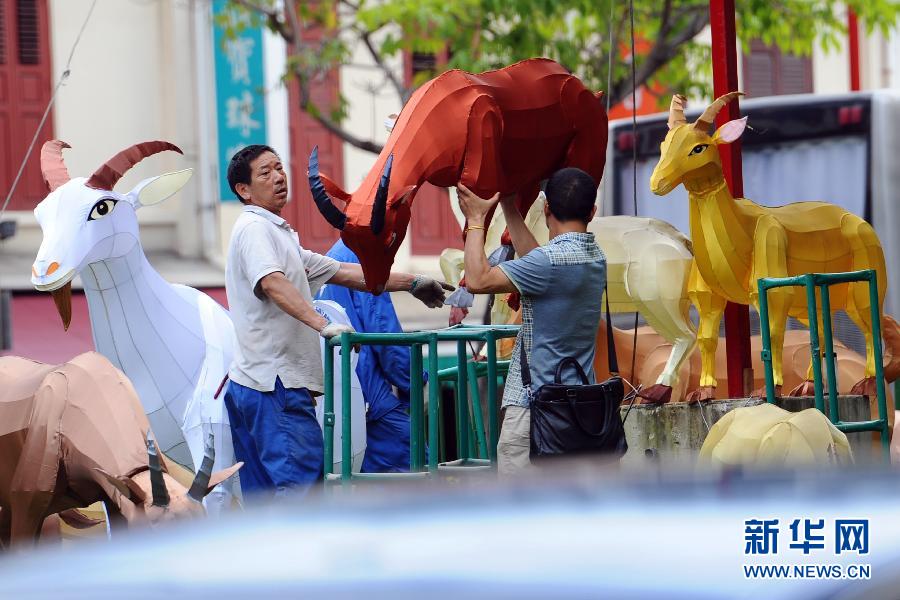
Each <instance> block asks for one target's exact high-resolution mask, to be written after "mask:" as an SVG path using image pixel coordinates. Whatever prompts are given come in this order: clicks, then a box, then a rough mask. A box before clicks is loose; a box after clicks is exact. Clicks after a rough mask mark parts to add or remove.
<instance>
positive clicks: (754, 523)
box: [744, 519, 778, 554]
mask: <svg viewBox="0 0 900 600" xmlns="http://www.w3.org/2000/svg"><path fill="white" fill-rule="evenodd" d="M744 526H745V529H744V540H745V541H746V542H747V546H746V547H745V548H744V554H769V553H772V554H778V519H771V520H767V521H766V520H764V521H760V520H759V519H749V520H747V521H744Z"/></svg>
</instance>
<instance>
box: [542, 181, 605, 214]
mask: <svg viewBox="0 0 900 600" xmlns="http://www.w3.org/2000/svg"><path fill="white" fill-rule="evenodd" d="M544 194H545V195H546V196H547V206H548V207H550V212H551V213H552V214H553V216H554V217H556V219H557V220H559V221H583V222H584V223H589V222H590V220H591V209H593V208H594V203H595V202H596V201H597V183H596V182H595V181H594V178H593V177H591V176H590V175H588V174H587V173H585V172H584V171H582V170H581V169H576V168H575V167H567V168H565V169H560V170H559V171H557V172H556V173H554V174H553V175H551V176H550V179H548V180H547V187H546V188H545V189H544Z"/></svg>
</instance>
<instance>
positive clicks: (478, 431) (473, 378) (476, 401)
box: [466, 360, 490, 458]
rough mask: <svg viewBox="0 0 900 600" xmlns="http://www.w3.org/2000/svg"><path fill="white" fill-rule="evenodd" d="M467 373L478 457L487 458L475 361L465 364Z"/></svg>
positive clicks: (488, 455) (488, 454)
mask: <svg viewBox="0 0 900 600" xmlns="http://www.w3.org/2000/svg"><path fill="white" fill-rule="evenodd" d="M466 371H467V372H468V375H469V385H470V386H471V396H472V418H473V419H474V421H475V439H476V440H477V442H478V458H489V457H490V453H489V452H488V449H487V445H488V444H487V440H485V438H484V418H483V417H482V416H481V392H480V391H479V390H478V374H477V373H476V371H475V361H471V360H470V361H469V362H468V364H467V365H466Z"/></svg>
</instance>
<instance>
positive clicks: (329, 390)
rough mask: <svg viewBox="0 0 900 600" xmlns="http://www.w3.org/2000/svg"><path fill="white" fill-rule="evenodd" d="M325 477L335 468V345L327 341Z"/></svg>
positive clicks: (324, 409) (324, 410)
mask: <svg viewBox="0 0 900 600" xmlns="http://www.w3.org/2000/svg"><path fill="white" fill-rule="evenodd" d="M323 413H324V418H323V421H324V424H325V475H326V477H325V479H326V481H327V479H328V477H327V475H328V474H330V473H331V472H332V471H333V470H334V346H332V345H330V344H328V343H327V342H326V343H325V406H324V408H323Z"/></svg>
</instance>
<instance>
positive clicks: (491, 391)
mask: <svg viewBox="0 0 900 600" xmlns="http://www.w3.org/2000/svg"><path fill="white" fill-rule="evenodd" d="M484 337H485V340H484V341H485V344H486V346H487V395H488V423H489V424H490V434H491V439H490V443H489V444H488V456H489V457H490V459H491V462H492V463H495V464H496V462H497V440H499V439H500V423H499V417H500V399H499V398H497V343H496V338H495V337H494V332H493V331H488V332H487V333H486V334H485V336H484ZM523 344H524V340H523ZM523 352H524V345H523Z"/></svg>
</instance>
